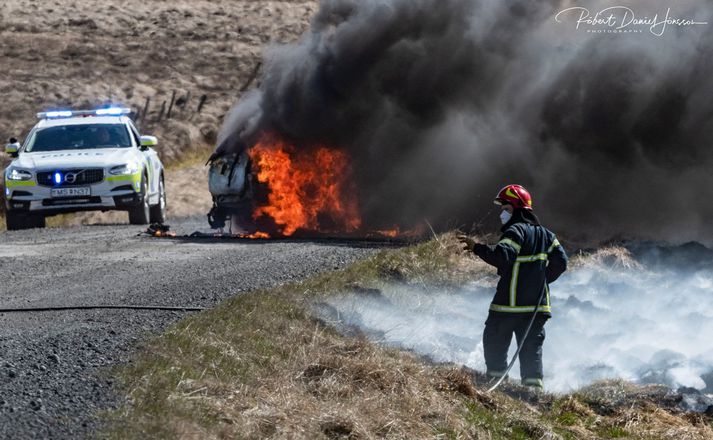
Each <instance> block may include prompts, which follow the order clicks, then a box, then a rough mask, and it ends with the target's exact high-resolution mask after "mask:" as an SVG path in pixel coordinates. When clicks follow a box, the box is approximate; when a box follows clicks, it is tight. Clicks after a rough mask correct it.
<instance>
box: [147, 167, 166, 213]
mask: <svg viewBox="0 0 713 440" xmlns="http://www.w3.org/2000/svg"><path fill="white" fill-rule="evenodd" d="M150 217H151V223H163V222H165V221H166V187H165V186H164V184H163V176H161V178H160V179H159V181H158V203H157V204H155V205H154V206H152V207H151V208H150Z"/></svg>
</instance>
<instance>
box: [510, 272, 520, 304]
mask: <svg viewBox="0 0 713 440" xmlns="http://www.w3.org/2000/svg"><path fill="white" fill-rule="evenodd" d="M518 276H520V263H518V262H516V263H515V264H514V265H513V267H512V275H511V276H510V305H511V306H512V307H515V304H517V303H516V301H517V278H518Z"/></svg>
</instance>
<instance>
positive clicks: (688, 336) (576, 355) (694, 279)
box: [329, 247, 713, 393]
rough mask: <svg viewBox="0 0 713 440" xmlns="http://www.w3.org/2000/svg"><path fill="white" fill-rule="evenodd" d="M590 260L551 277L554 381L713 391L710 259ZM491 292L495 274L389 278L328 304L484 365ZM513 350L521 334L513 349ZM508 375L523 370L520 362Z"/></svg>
mask: <svg viewBox="0 0 713 440" xmlns="http://www.w3.org/2000/svg"><path fill="white" fill-rule="evenodd" d="M640 249H644V250H647V249H649V248H646V247H640ZM650 249H652V250H655V248H653V247H651V248H650ZM684 252H687V251H686V250H684ZM647 253H648V254H651V252H648V251H647ZM657 255H658V254H657ZM692 258H693V259H695V257H692ZM690 259H691V258H689V260H690ZM585 261H587V263H585V264H584V265H583V266H580V267H577V268H574V269H572V270H570V271H569V272H567V273H565V275H563V276H562V278H560V280H558V281H557V282H556V283H555V284H553V285H552V305H553V318H552V319H551V320H549V321H548V323H547V325H546V331H547V338H546V340H545V347H544V369H545V386H546V389H547V390H548V391H551V392H567V391H571V390H574V389H577V388H580V387H582V386H585V385H588V384H590V383H592V382H593V381H596V380H599V379H607V378H623V379H626V380H630V381H634V382H638V383H663V384H666V385H669V386H671V387H673V388H678V387H691V388H695V389H698V390H701V391H704V392H706V393H713V383H711V379H710V376H708V379H707V380H708V381H709V382H708V383H707V384H706V376H705V375H706V374H710V373H711V372H713V342H712V341H711V335H713V308H711V300H710V299H711V294H712V292H713V270H712V269H711V267H706V266H707V265H708V266H709V265H710V263H708V264H707V265H706V264H697V266H695V267H691V264H687V266H688V267H687V268H685V269H682V268H680V267H678V266H677V265H674V264H673V261H672V260H671V259H668V260H666V259H664V260H661V259H659V260H658V261H656V258H651V257H650V255H649V256H641V259H640V263H634V264H631V265H621V264H614V263H611V262H608V261H606V259H603V260H602V259H599V260H598V259H587V260H585ZM706 261H710V260H706ZM493 293H494V285H492V277H488V278H484V279H483V280H476V281H474V282H473V283H472V284H471V285H469V286H467V287H465V288H464V289H462V290H461V291H460V292H457V293H451V292H439V291H434V290H431V289H425V288H417V287H416V288H415V287H412V286H409V287H407V286H391V287H389V288H387V289H384V290H383V291H382V294H381V295H368V296H365V295H363V294H343V295H339V296H337V297H334V298H332V299H330V300H329V305H330V306H332V307H333V308H334V309H336V311H338V312H339V319H340V320H341V321H342V322H343V323H345V324H348V325H353V326H357V327H359V328H360V329H361V330H363V331H365V332H366V333H367V334H369V335H370V336H371V337H372V338H374V339H376V340H379V341H381V342H383V343H385V344H387V345H390V346H398V347H401V348H406V349H411V350H414V351H415V352H417V353H420V354H423V355H426V356H428V357H429V358H431V359H433V360H434V361H437V362H453V363H456V364H462V365H466V366H468V367H471V368H474V369H476V370H480V371H484V370H485V362H484V359H483V348H482V335H483V326H484V322H485V319H486V317H487V314H488V305H489V303H490V301H491V299H492V296H493ZM332 313H334V310H332ZM514 351H515V341H514V338H513V343H512V345H511V349H510V355H509V358H511V357H512V355H513V354H514ZM510 377H511V378H519V365H518V364H516V365H515V367H514V368H513V371H512V372H511V374H510Z"/></svg>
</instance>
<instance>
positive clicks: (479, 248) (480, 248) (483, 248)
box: [473, 243, 488, 258]
mask: <svg viewBox="0 0 713 440" xmlns="http://www.w3.org/2000/svg"><path fill="white" fill-rule="evenodd" d="M487 252H488V245H487V244H482V243H475V244H474V245H473V253H474V254H475V255H477V256H479V257H481V258H483V257H485V254H486V253H487Z"/></svg>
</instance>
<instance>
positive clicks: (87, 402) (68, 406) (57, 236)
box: [0, 218, 383, 439]
mask: <svg viewBox="0 0 713 440" xmlns="http://www.w3.org/2000/svg"><path fill="white" fill-rule="evenodd" d="M173 227H174V229H175V230H176V231H177V232H179V233H190V232H192V231H194V230H196V229H200V228H205V224H204V221H203V219H202V218H198V219H194V220H183V221H180V222H178V223H174V225H173ZM140 231H141V228H140V227H136V226H128V225H114V226H112V225H109V226H107V225H104V226H78V227H71V228H64V229H45V230H29V231H16V232H2V233H0V279H2V282H1V284H0V308H15V307H47V306H71V305H81V306H86V305H100V304H132V305H149V304H152V305H162V306H173V305H176V306H199V307H211V306H212V305H214V304H216V303H217V302H219V301H221V300H222V299H225V298H227V297H230V296H232V295H235V294H239V293H241V292H246V291H250V290H253V289H258V288H264V287H269V286H274V285H276V284H279V283H286V282H291V281H296V280H299V279H302V278H305V277H307V276H309V275H312V274H315V273H317V272H321V271H327V270H332V269H336V268H341V267H344V266H345V265H347V264H349V263H351V262H353V261H355V260H357V259H359V258H364V257H366V256H368V255H370V254H372V253H373V252H375V251H376V250H377V249H378V248H380V247H382V246H383V245H380V244H378V243H360V242H357V241H353V240H352V241H342V242H340V241H329V240H311V241H310V240H300V241H297V240H293V241H289V240H285V241H244V240H234V241H233V240H221V241H211V240H199V241H186V240H166V239H155V238H151V237H138V236H137V233H138V232H140ZM186 313H187V312H186ZM186 313H183V312H170V311H127V310H91V311H62V312H42V313H0V438H13V439H22V438H52V439H55V438H67V439H68V438H85V437H91V436H92V433H94V432H95V431H96V429H97V428H98V427H99V423H100V422H99V419H98V418H97V415H98V414H100V413H101V411H104V410H108V409H111V408H114V407H115V406H116V405H117V403H118V402H119V400H118V399H119V397H118V394H117V393H116V391H115V379H114V378H113V377H112V369H111V367H112V366H115V365H118V364H121V363H125V362H127V361H128V360H129V359H130V356H131V353H132V352H133V351H134V350H135V349H136V348H137V347H138V346H140V345H141V343H142V341H144V340H146V338H148V337H150V336H151V335H153V334H156V333H157V332H159V331H161V330H162V329H164V328H166V326H168V325H170V324H171V323H174V322H176V321H177V320H179V319H181V317H182V316H185V315H186Z"/></svg>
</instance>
